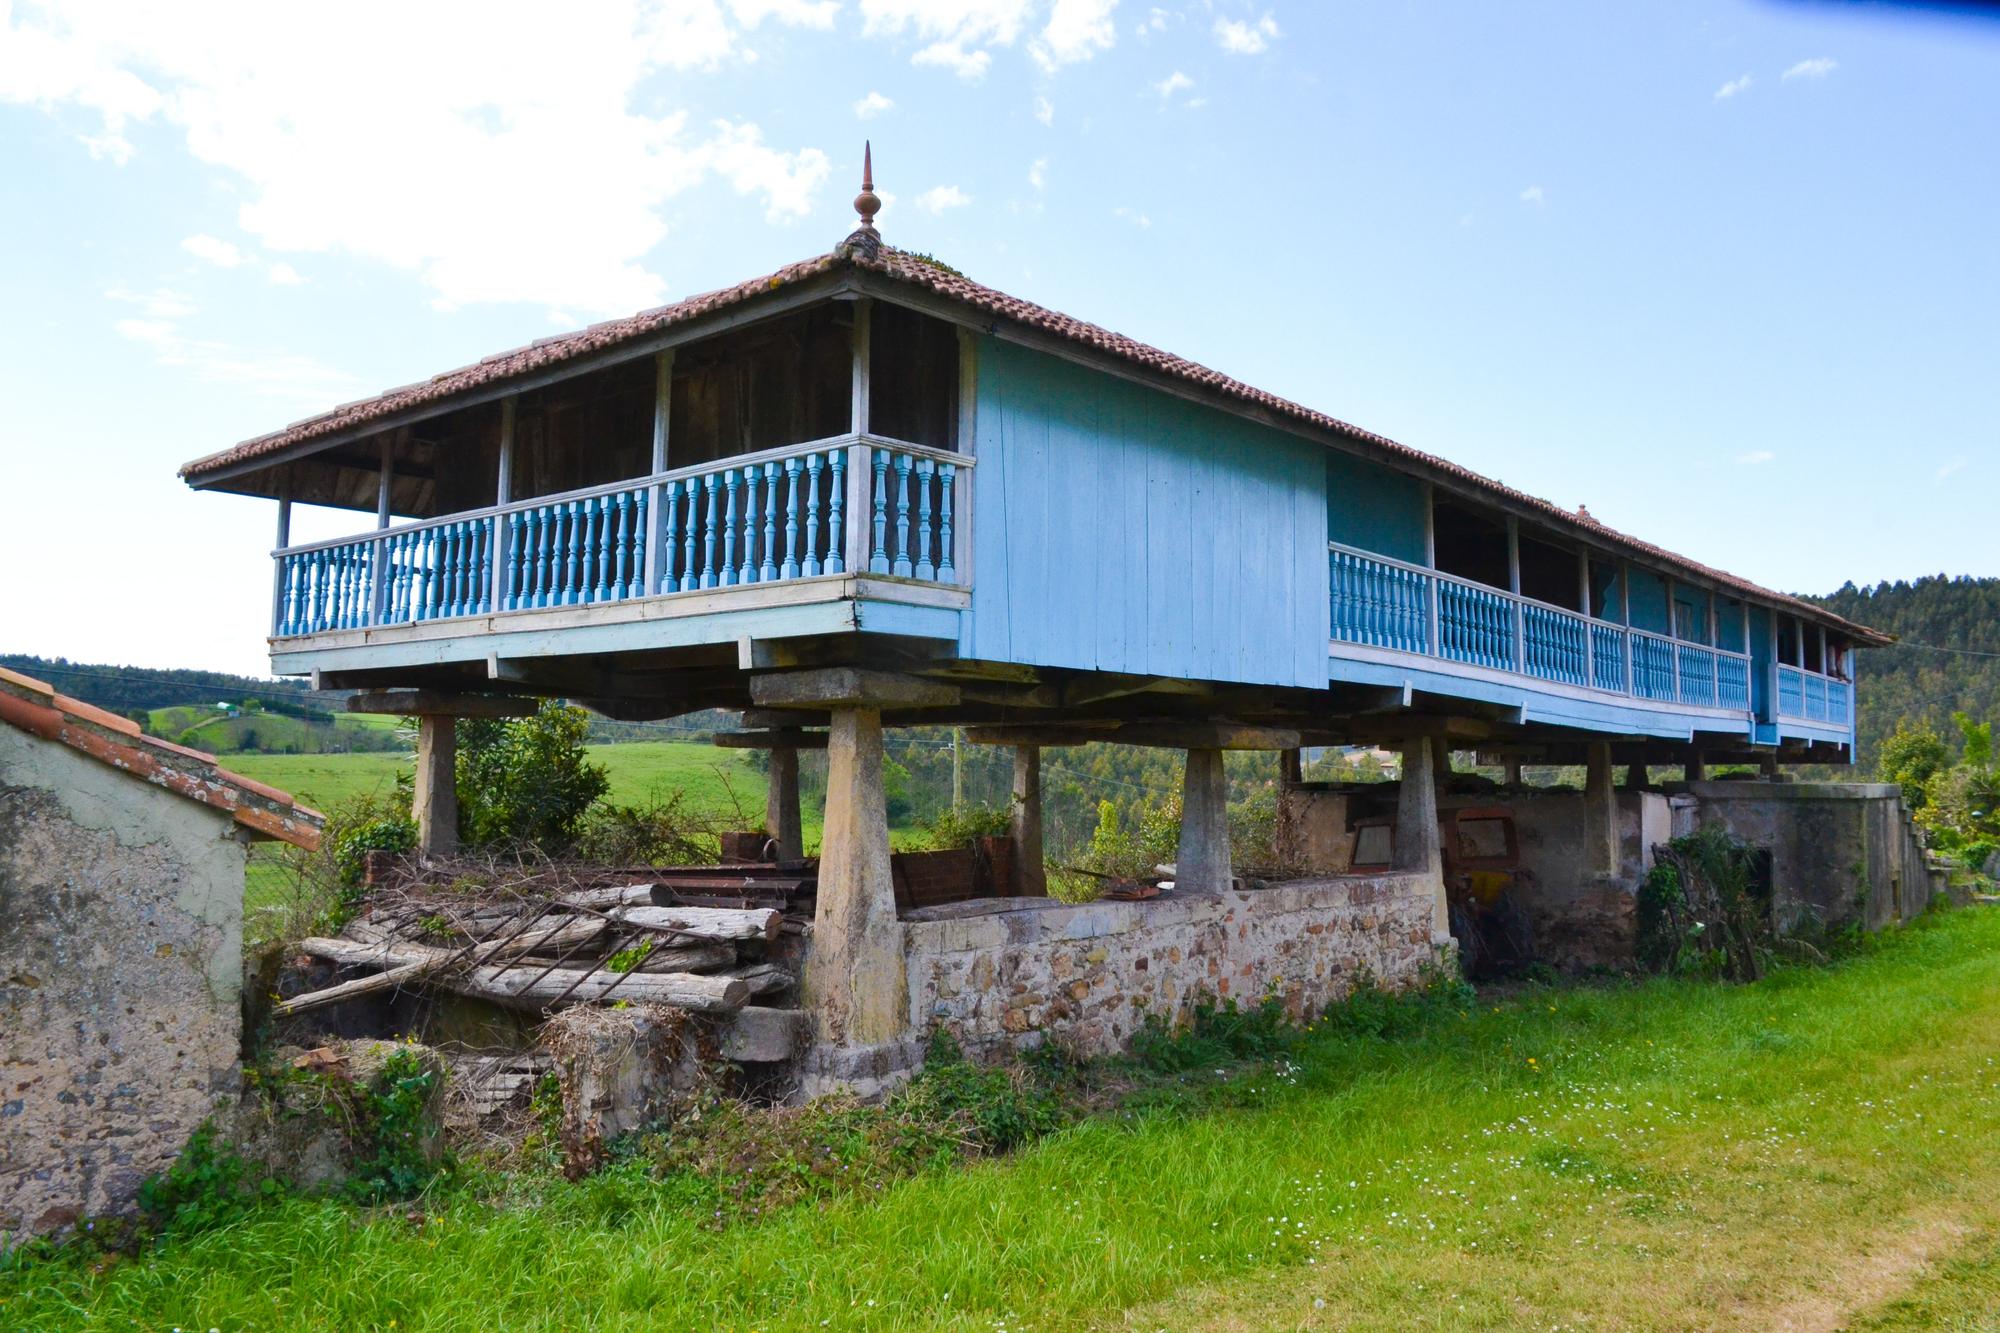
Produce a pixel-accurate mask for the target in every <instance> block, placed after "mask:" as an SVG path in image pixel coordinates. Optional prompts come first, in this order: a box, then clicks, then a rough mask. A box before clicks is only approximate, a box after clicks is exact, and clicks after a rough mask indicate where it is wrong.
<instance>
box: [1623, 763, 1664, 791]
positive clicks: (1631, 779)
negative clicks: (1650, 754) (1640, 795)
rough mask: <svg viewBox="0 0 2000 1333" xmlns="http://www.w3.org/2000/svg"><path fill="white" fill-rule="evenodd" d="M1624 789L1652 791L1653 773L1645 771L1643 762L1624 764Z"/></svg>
mask: <svg viewBox="0 0 2000 1333" xmlns="http://www.w3.org/2000/svg"><path fill="white" fill-rule="evenodd" d="M1625 790H1626V791H1653V790H1656V789H1655V788H1654V786H1653V775H1652V774H1650V773H1648V772H1647V771H1646V765H1644V764H1627V765H1625Z"/></svg>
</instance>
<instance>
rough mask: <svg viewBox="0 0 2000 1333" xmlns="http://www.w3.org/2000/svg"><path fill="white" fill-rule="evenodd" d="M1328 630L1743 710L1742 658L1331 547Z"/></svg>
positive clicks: (1487, 664) (1607, 687) (1591, 685)
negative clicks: (1329, 626)
mask: <svg viewBox="0 0 2000 1333" xmlns="http://www.w3.org/2000/svg"><path fill="white" fill-rule="evenodd" d="M1328 549H1329V557H1328V558H1329V561H1330V565H1329V574H1330V585H1329V591H1330V596H1331V601H1332V605H1331V608H1330V609H1331V624H1332V637H1333V638H1335V639H1337V640H1339V641H1341V642H1344V643H1354V644H1362V645H1365V646H1368V647H1374V648H1393V649H1397V650H1399V651H1401V652H1406V653H1418V654H1422V655H1425V656H1429V657H1440V658H1444V659H1445V660H1447V661H1452V662H1463V663H1465V664H1467V665H1469V666H1476V667H1484V668H1487V669H1489V670H1494V671H1508V672H1513V673H1516V674H1518V675H1523V676H1532V677H1534V678H1535V679H1537V680H1546V681H1553V682H1555V683H1557V684H1560V685H1569V686H1574V687H1577V688H1580V689H1589V690H1595V691H1600V692H1603V693H1608V694H1620V695H1629V696H1637V697H1638V698H1641V699H1657V700H1662V701H1665V702H1669V703H1681V704H1688V705H1692V706H1695V707H1702V708H1729V709H1735V710H1739V711H1748V709H1749V707H1750V685H1749V682H1750V659H1749V657H1748V656H1747V655H1746V654H1743V653H1732V652H1728V651H1726V650H1724V649H1720V648H1712V647H1709V646H1707V645H1704V644H1693V643H1682V642H1680V641H1678V640H1675V639H1671V638H1667V637H1665V636H1663V635H1658V634H1650V633H1647V632H1646V631H1644V630H1638V629H1633V628H1631V627H1629V626H1625V625H1618V624H1614V623H1612V622H1611V621H1607V620H1599V619H1596V618H1595V617H1592V616H1585V615H1579V614H1578V613H1577V612H1574V611H1565V610H1563V609H1562V608H1561V607H1555V606H1550V605H1548V604H1547V603H1544V602H1537V601H1533V600H1530V599H1529V598H1526V597H1520V596H1517V595H1515V594H1513V593H1507V592H1501V591H1500V590H1498V589H1496V588H1489V587H1487V586H1486V585H1485V584H1482V583H1473V582H1471V581H1469V580H1466V579H1461V578H1455V577H1453V576H1452V575H1449V574H1441V573H1439V572H1437V571H1436V570H1432V569H1425V568H1423V567H1422V566H1421V565H1412V564H1406V563H1404V562H1403V561H1400V560H1391V559H1388V558H1386V557H1383V556H1378V555H1370V554H1368V553H1367V552H1365V551H1357V550H1355V549H1353V548H1352V547H1346V546H1341V545H1338V544H1329V548H1328Z"/></svg>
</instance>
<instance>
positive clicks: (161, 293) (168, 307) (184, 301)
mask: <svg viewBox="0 0 2000 1333" xmlns="http://www.w3.org/2000/svg"><path fill="white" fill-rule="evenodd" d="M104 298H105V299H106V300H107V301H122V302H124V303H125V304H126V305H135V306H138V307H139V309H141V310H143V311H144V312H145V313H146V315H147V317H148V318H150V319H179V318H181V317H182V316H184V315H192V314H193V313H194V312H195V304H194V298H193V297H192V296H189V295H188V294H187V293H186V292H177V291H174V290H173V289H172V288H170V287H155V288H154V289H153V290H152V291H150V292H135V291H132V290H131V289H130V288H126V287H113V288H112V289H111V290H109V291H107V292H105V293H104Z"/></svg>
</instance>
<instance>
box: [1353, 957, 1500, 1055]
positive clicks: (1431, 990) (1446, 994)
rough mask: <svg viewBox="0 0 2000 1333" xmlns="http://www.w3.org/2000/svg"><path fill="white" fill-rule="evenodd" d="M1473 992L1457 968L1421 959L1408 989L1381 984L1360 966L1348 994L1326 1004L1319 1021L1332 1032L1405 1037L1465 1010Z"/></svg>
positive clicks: (1372, 1036) (1472, 1001)
mask: <svg viewBox="0 0 2000 1333" xmlns="http://www.w3.org/2000/svg"><path fill="white" fill-rule="evenodd" d="M1477 999H1478V996H1477V995H1476V994H1475V993H1474V991H1473V989H1472V984H1471V983H1470V982H1468V981H1467V980H1466V979H1465V978H1464V977H1462V976H1460V975H1459V974H1458V973H1457V972H1456V971H1453V970H1452V969H1450V968H1446V967H1441V966H1439V965H1438V964H1436V963H1426V964H1425V965H1424V968H1423V970H1422V971H1421V972H1420V973H1418V978H1417V984H1416V985H1415V986H1412V987H1410V988H1409V989H1408V990H1402V991H1389V990H1384V989H1383V988H1382V986H1381V984H1380V983H1379V982H1377V981H1376V980H1375V977H1374V974H1373V973H1369V972H1363V973H1362V974H1361V975H1360V976H1359V977H1357V978H1356V979H1355V982H1354V989H1353V990H1351V991H1349V992H1348V993H1347V997H1346V998H1345V999H1342V1000H1336V1001H1335V1002H1334V1003H1332V1004H1330V1005H1328V1006H1327V1009H1326V1013H1325V1014H1324V1015H1323V1016H1322V1018H1321V1020H1320V1021H1321V1022H1323V1023H1324V1024H1325V1025H1326V1026H1327V1027H1328V1028H1330V1029H1332V1030H1333V1031H1335V1032H1340V1033H1344V1034H1346V1035H1348V1036H1353V1037H1366V1038H1371V1039H1380V1038H1391V1037H1406V1036H1410V1035H1412V1034H1413V1033H1416V1032H1418V1031H1421V1030H1422V1029H1423V1028H1425V1027H1426V1026H1428V1025H1429V1024H1431V1023H1433V1022H1436V1021H1437V1020H1438V1019H1440V1018H1444V1017H1447V1016H1449V1015H1452V1014H1462V1013H1465V1012H1466V1011H1467V1010H1469V1009H1470V1008H1471V1007H1472V1005H1473V1003H1474V1002H1475V1001H1476V1000H1477Z"/></svg>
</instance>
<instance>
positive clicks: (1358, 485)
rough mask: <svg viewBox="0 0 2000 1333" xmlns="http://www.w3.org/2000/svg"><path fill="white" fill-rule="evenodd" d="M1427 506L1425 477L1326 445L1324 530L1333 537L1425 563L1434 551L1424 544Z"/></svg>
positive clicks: (1403, 558) (1393, 557) (1363, 547)
mask: <svg viewBox="0 0 2000 1333" xmlns="http://www.w3.org/2000/svg"><path fill="white" fill-rule="evenodd" d="M1429 507H1430V498H1429V496H1428V494H1427V492H1426V491H1425V489H1424V483H1423V482H1422V481H1420V480H1419V479H1417V478H1416V477H1412V476H1410V475H1408V474H1407V473H1402V472H1392V471H1391V470H1389V469H1388V468H1385V467H1381V466H1379V465H1377V464H1374V463H1369V462H1365V461H1363V460H1362V459H1359V458H1355V457H1353V456H1352V455H1350V454H1342V453H1335V452H1334V451H1332V450H1328V451H1327V454H1326V530H1327V536H1328V537H1330V538H1331V539H1332V540H1334V541H1337V542H1340V543H1341V544H1342V545H1345V546H1353V547H1356V548H1358V549H1360V550H1363V551H1373V552H1374V553H1375V554H1376V555H1386V556H1389V557H1391V558H1392V559H1396V560H1405V561H1408V562H1409V563H1410V564H1413V565H1427V564H1429V563H1430V553H1429V552H1428V551H1426V550H1425V549H1424V527H1425V520H1426V517H1427V515H1426V511H1427V510H1428V509H1429Z"/></svg>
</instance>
